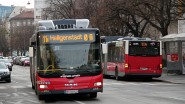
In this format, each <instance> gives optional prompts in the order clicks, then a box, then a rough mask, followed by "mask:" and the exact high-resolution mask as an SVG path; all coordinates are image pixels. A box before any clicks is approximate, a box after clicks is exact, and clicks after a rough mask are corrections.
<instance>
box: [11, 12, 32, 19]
mask: <svg viewBox="0 0 185 104" xmlns="http://www.w3.org/2000/svg"><path fill="white" fill-rule="evenodd" d="M20 19H34V12H33V11H32V10H30V11H22V13H20V14H18V15H16V16H15V17H13V18H11V20H20Z"/></svg>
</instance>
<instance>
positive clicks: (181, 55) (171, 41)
mask: <svg viewBox="0 0 185 104" xmlns="http://www.w3.org/2000/svg"><path fill="white" fill-rule="evenodd" d="M161 40H162V42H163V46H164V52H163V53H165V56H166V64H167V73H168V72H174V73H177V74H185V33H181V34H169V35H166V36H164V37H162V38H161Z"/></svg>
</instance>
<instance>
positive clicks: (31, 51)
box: [29, 47, 33, 57]
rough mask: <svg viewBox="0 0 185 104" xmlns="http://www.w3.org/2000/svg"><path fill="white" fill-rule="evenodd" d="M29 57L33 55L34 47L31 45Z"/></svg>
mask: <svg viewBox="0 0 185 104" xmlns="http://www.w3.org/2000/svg"><path fill="white" fill-rule="evenodd" d="M29 57H33V47H29Z"/></svg>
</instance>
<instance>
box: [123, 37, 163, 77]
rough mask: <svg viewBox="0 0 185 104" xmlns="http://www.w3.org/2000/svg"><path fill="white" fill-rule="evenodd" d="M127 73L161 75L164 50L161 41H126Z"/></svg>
mask: <svg viewBox="0 0 185 104" xmlns="http://www.w3.org/2000/svg"><path fill="white" fill-rule="evenodd" d="M126 48H127V49H126V53H125V75H126V76H140V77H149V78H152V77H160V76H161V73H162V51H161V42H159V41H126Z"/></svg>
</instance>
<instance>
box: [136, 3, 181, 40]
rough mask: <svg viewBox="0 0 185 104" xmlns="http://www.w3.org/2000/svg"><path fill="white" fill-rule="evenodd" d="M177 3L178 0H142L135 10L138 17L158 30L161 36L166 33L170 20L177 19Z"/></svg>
mask: <svg viewBox="0 0 185 104" xmlns="http://www.w3.org/2000/svg"><path fill="white" fill-rule="evenodd" d="M177 4H178V0H142V1H141V2H139V3H138V7H140V8H138V9H137V11H138V12H139V14H138V15H139V16H140V17H142V18H143V19H145V20H146V21H147V22H148V23H149V24H150V25H151V26H153V27H154V28H156V29H157V30H158V31H160V32H161V34H162V36H165V35H167V34H168V27H169V25H170V23H171V21H175V20H178V19H179V16H180V15H179V13H178V11H177V10H178V6H176V5H177ZM142 8H145V10H143V9H142ZM181 12H182V11H181Z"/></svg>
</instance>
